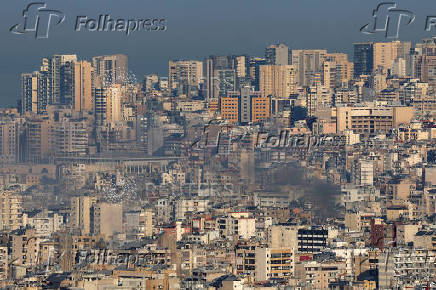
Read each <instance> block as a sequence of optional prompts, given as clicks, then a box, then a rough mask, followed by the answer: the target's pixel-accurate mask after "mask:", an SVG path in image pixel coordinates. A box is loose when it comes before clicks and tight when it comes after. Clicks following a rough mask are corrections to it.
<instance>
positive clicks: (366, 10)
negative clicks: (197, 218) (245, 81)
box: [0, 0, 436, 106]
mask: <svg viewBox="0 0 436 290" xmlns="http://www.w3.org/2000/svg"><path fill="white" fill-rule="evenodd" d="M42 1H43V0H42ZM42 1H41V2H42ZM31 2H32V1H21V0H2V4H3V5H2V9H1V12H0V13H1V17H0V28H1V29H0V37H1V38H0V39H1V40H2V41H1V42H0V52H1V53H0V106H6V105H15V104H16V100H17V98H19V95H20V82H19V80H20V74H21V73H22V72H31V71H34V70H38V68H39V66H40V62H41V58H42V57H45V56H50V55H52V54H55V53H56V54H62V53H77V54H78V56H79V57H80V58H83V59H88V58H90V57H92V56H95V55H103V54H112V53H125V54H127V55H128V56H129V65H130V66H129V67H130V70H132V71H133V72H134V73H135V74H136V75H137V77H138V80H141V79H142V76H143V75H144V74H147V73H158V74H160V75H166V74H167V70H168V60H169V59H174V58H185V59H191V58H192V59H203V58H204V57H205V56H208V55H210V54H250V55H259V56H263V54H264V49H265V47H266V46H267V45H269V44H271V43H276V42H283V43H285V44H287V45H289V46H290V47H291V48H325V49H328V50H329V51H332V52H347V53H350V54H351V53H352V47H353V46H352V44H353V42H358V41H370V40H379V41H382V40H384V38H383V36H382V35H378V36H376V37H373V36H368V35H365V34H362V33H360V31H359V30H360V27H362V26H363V25H364V24H366V23H368V22H369V21H370V19H371V16H372V10H373V9H375V8H376V6H377V5H378V4H379V3H381V1H373V0H219V1H212V0H171V1H170V0H104V1H97V0H94V1H92V0H49V1H45V3H47V6H48V8H50V9H56V10H61V11H62V12H64V13H65V14H66V19H65V22H64V23H62V24H61V25H60V26H56V27H54V28H53V29H52V30H51V31H50V37H49V38H48V39H38V40H37V39H35V38H34V36H33V35H30V34H26V35H15V34H12V33H10V32H9V28H10V27H11V26H13V25H14V24H17V23H19V22H22V16H21V15H22V10H23V9H24V7H26V6H27V5H28V4H29V3H31ZM33 2H35V1H33ZM396 2H397V4H398V7H399V8H400V9H407V10H410V11H413V12H414V13H415V14H416V20H415V22H414V23H413V24H411V25H409V26H407V27H404V28H402V30H401V34H400V39H403V40H412V41H414V42H416V41H418V40H419V39H421V38H423V37H430V36H432V35H436V28H435V29H434V33H433V34H432V33H429V32H426V31H425V29H424V28H425V20H426V17H427V16H428V15H436V2H435V0H419V1H416V0H415V1H412V0H408V1H396ZM100 14H110V15H111V17H112V18H125V19H134V18H136V19H146V18H165V19H166V20H167V27H168V28H167V30H166V31H163V32H162V31H159V32H144V31H142V32H136V33H133V34H132V35H130V36H126V35H124V34H123V33H121V32H75V31H74V26H75V21H76V17H77V16H78V15H86V16H88V17H90V18H98V15H100Z"/></svg>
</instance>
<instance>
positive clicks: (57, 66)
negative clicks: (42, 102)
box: [41, 54, 77, 105]
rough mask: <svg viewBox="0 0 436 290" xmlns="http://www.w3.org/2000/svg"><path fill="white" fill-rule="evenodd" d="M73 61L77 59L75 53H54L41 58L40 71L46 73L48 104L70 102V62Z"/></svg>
mask: <svg viewBox="0 0 436 290" xmlns="http://www.w3.org/2000/svg"><path fill="white" fill-rule="evenodd" d="M75 61H77V56H76V55H75V54H70V55H54V56H53V57H52V58H44V59H43V61H42V66H41V71H42V72H46V73H47V95H48V104H50V105H52V104H56V105H70V104H71V103H72V100H73V99H72V98H73V96H72V92H73V81H72V67H73V66H72V63H73V62H75Z"/></svg>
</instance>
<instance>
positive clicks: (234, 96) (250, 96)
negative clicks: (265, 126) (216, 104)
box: [220, 87, 270, 124]
mask: <svg viewBox="0 0 436 290" xmlns="http://www.w3.org/2000/svg"><path fill="white" fill-rule="evenodd" d="M220 108H221V117H222V118H223V119H225V120H227V121H229V122H230V123H232V124H237V123H242V124H244V123H249V122H258V121H260V120H264V119H267V118H269V116H270V98H269V97H268V96H262V95H261V94H260V92H256V91H253V90H252V89H251V88H250V87H245V88H242V89H241V90H240V91H239V92H235V91H229V92H227V96H226V97H221V98H220Z"/></svg>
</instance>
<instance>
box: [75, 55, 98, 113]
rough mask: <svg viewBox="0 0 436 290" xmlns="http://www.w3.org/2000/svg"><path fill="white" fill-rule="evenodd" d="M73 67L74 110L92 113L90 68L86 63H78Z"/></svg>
mask: <svg viewBox="0 0 436 290" xmlns="http://www.w3.org/2000/svg"><path fill="white" fill-rule="evenodd" d="M73 66H74V74H73V75H74V110H75V111H76V112H84V111H86V112H92V111H94V104H93V101H92V67H91V63H90V62H88V61H78V62H74V63H73Z"/></svg>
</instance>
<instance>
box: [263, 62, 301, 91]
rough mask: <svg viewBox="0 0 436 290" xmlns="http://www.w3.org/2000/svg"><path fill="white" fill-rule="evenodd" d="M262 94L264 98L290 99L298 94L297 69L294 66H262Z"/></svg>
mask: <svg viewBox="0 0 436 290" xmlns="http://www.w3.org/2000/svg"><path fill="white" fill-rule="evenodd" d="M259 88H260V93H261V95H262V96H264V97H266V96H273V97H281V98H288V97H289V96H290V95H291V94H293V93H295V92H296V69H295V66H293V65H262V66H260V81H259Z"/></svg>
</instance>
